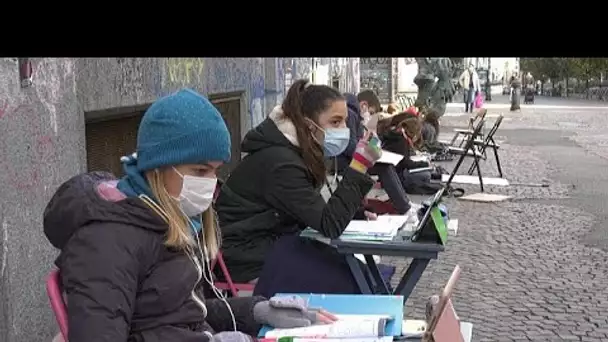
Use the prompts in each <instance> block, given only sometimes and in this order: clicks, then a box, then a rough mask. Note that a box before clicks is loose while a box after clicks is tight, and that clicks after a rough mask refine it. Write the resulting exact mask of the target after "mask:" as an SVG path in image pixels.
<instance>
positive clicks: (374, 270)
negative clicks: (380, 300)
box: [365, 254, 390, 294]
mask: <svg viewBox="0 0 608 342" xmlns="http://www.w3.org/2000/svg"><path fill="white" fill-rule="evenodd" d="M365 262H366V263H367V267H369V272H370V273H371V275H372V277H373V279H374V280H375V281H376V287H375V289H374V290H376V289H378V287H379V288H380V289H379V290H380V291H381V293H377V292H376V291H374V293H377V294H390V292H389V291H388V287H387V286H386V283H385V282H384V279H382V275H381V274H380V270H379V269H378V265H376V261H375V260H374V256H373V255H368V254H366V255H365Z"/></svg>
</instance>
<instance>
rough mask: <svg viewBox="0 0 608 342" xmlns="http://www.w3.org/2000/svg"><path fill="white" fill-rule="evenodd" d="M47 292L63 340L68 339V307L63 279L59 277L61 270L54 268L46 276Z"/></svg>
mask: <svg viewBox="0 0 608 342" xmlns="http://www.w3.org/2000/svg"><path fill="white" fill-rule="evenodd" d="M46 293H47V295H48V296H49V301H50V303H51V309H52V310H53V313H54V314H55V319H56V320H57V325H59V331H60V332H61V336H63V340H64V341H67V340H68V309H67V306H66V304H65V301H64V299H63V291H62V290H61V280H60V278H59V270H58V269H53V270H52V271H51V273H50V274H49V276H48V277H47V278H46Z"/></svg>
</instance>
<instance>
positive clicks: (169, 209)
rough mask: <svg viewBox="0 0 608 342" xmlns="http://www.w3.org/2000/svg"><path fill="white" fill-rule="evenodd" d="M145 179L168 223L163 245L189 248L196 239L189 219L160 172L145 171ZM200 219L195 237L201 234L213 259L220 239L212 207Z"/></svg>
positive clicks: (199, 236) (183, 248)
mask: <svg viewBox="0 0 608 342" xmlns="http://www.w3.org/2000/svg"><path fill="white" fill-rule="evenodd" d="M146 179H147V180H148V184H149V185H150V190H152V194H153V195H154V197H155V198H156V204H157V205H158V206H159V207H160V209H162V212H159V213H158V214H159V215H161V216H162V217H163V219H164V220H165V221H166V222H167V224H168V225H169V229H168V230H167V239H166V241H165V245H167V246H169V247H173V248H177V249H182V250H188V251H189V250H191V248H192V247H194V246H195V245H196V243H197V241H196V240H195V238H194V236H193V235H192V228H191V227H190V222H189V221H190V219H189V218H187V217H186V215H184V214H183V212H182V210H181V209H180V207H179V203H178V202H177V201H176V200H175V199H173V198H172V197H171V196H170V195H169V193H168V192H167V190H166V188H165V182H164V180H163V177H162V175H161V173H160V172H159V171H158V170H152V171H148V172H146ZM153 209H154V208H153ZM201 221H202V222H201V225H202V229H203V231H202V233H201V234H198V235H197V236H196V239H200V238H201V235H202V238H203V241H202V242H203V244H204V245H205V247H206V249H207V253H208V254H209V255H208V257H209V259H210V260H213V259H215V257H216V255H217V253H218V251H219V248H220V246H219V244H220V239H219V237H218V231H217V227H216V221H215V212H214V210H213V208H212V207H209V209H207V210H206V211H205V212H204V213H203V214H202V220H201Z"/></svg>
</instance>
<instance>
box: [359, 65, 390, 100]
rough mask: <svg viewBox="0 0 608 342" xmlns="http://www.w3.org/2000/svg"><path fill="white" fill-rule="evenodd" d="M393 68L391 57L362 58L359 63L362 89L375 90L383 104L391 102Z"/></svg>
mask: <svg viewBox="0 0 608 342" xmlns="http://www.w3.org/2000/svg"><path fill="white" fill-rule="evenodd" d="M391 68H392V59H391V58H390V57H370V58H361V59H360V63H359V72H360V74H361V89H371V90H373V91H374V92H375V93H376V94H377V95H378V97H379V98H380V102H382V103H388V102H390V101H391V90H390V89H391V86H392V82H391V75H392V73H391Z"/></svg>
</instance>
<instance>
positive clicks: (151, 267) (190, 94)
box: [44, 89, 323, 342]
mask: <svg viewBox="0 0 608 342" xmlns="http://www.w3.org/2000/svg"><path fill="white" fill-rule="evenodd" d="M229 160H230V136H229V133H228V129H227V128H226V125H225V123H224V120H223V119H222V117H221V115H220V113H219V112H218V111H217V109H215V107H214V106H213V105H212V104H211V103H210V102H209V101H208V100H207V99H206V98H204V97H203V96H201V95H200V94H198V93H196V92H194V91H193V90H190V89H184V90H180V91H179V92H176V93H174V94H172V95H169V96H166V97H163V98H161V99H159V100H157V101H156V102H155V103H154V104H152V106H150V108H149V109H148V110H147V111H146V113H145V114H144V116H143V119H142V121H141V125H140V126H139V130H138V134H137V154H136V155H135V154H134V155H133V156H130V157H123V159H122V162H123V165H124V170H125V173H126V176H124V177H123V178H122V179H121V180H120V181H119V180H117V179H115V178H114V176H112V175H111V174H109V173H106V172H93V173H86V174H81V175H78V176H75V177H73V178H71V179H70V180H68V181H66V182H65V183H63V184H62V185H61V186H60V187H59V189H58V190H57V192H56V193H55V194H54V196H53V198H52V199H51V200H50V202H49V203H48V205H47V207H46V209H45V212H44V232H45V234H46V236H47V238H48V239H49V241H50V242H51V244H53V246H55V247H57V248H59V249H60V250H61V253H60V255H59V257H58V258H57V260H56V262H55V263H56V265H57V266H58V267H59V269H60V270H61V283H62V285H63V289H64V290H65V293H66V295H67V315H68V324H69V336H67V340H69V341H70V342H127V341H142V342H146V341H150V342H152V341H180V342H204V341H215V342H219V341H225V342H237V341H252V340H253V339H252V338H251V337H250V336H256V335H257V332H258V330H259V328H260V326H261V324H270V325H274V324H279V325H283V326H285V327H288V326H292V327H293V325H294V324H296V325H297V323H298V322H293V321H292V322H287V321H285V318H286V317H287V315H286V312H287V311H289V312H291V311H294V310H285V309H276V308H274V306H273V304H270V303H269V301H267V300H266V299H265V298H263V297H245V298H229V299H223V298H222V299H221V300H220V299H209V300H205V298H203V296H202V292H203V291H202V287H203V286H204V283H207V285H209V286H211V287H213V283H212V281H211V272H210V271H209V267H210V266H209V261H210V260H212V259H214V258H215V255H216V254H217V252H218V249H219V242H220V241H219V237H218V232H217V230H216V225H215V220H214V212H213V210H212V209H211V208H210V204H211V200H212V196H213V191H214V188H215V184H216V181H217V180H216V171H217V169H218V167H220V165H222V164H223V163H224V162H227V161H229ZM216 291H217V290H216ZM294 312H295V311H294ZM290 315H291V314H290ZM301 318H303V317H301ZM319 318H320V319H323V318H322V317H319ZM302 324H306V323H305V322H303V323H302Z"/></svg>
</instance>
